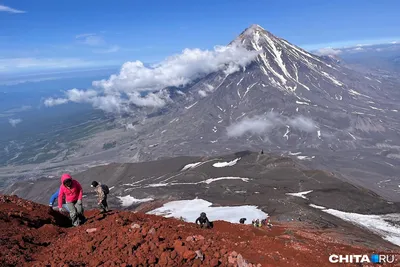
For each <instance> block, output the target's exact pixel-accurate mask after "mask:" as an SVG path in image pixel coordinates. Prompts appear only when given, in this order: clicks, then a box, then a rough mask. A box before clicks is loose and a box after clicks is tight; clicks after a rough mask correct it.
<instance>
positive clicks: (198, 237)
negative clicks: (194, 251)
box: [195, 235, 204, 240]
mask: <svg viewBox="0 0 400 267" xmlns="http://www.w3.org/2000/svg"><path fill="white" fill-rule="evenodd" d="M195 239H196V240H204V236H202V235H196V236H195Z"/></svg>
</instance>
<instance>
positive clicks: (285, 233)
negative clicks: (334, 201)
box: [0, 195, 400, 267]
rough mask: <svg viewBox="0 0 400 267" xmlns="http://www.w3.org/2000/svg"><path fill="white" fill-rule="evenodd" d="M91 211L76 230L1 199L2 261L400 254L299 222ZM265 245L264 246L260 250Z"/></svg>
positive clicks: (193, 262) (282, 259) (163, 261)
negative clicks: (267, 223)
mask: <svg viewBox="0 0 400 267" xmlns="http://www.w3.org/2000/svg"><path fill="white" fill-rule="evenodd" d="M85 213H86V214H85V215H86V217H87V218H88V221H87V222H86V223H85V224H84V225H82V226H80V227H76V228H69V227H65V226H63V225H62V222H68V219H67V218H66V217H64V216H62V215H61V214H59V213H58V212H54V211H52V210H51V209H50V208H48V207H46V206H44V205H39V204H36V203H33V202H29V201H25V200H23V199H20V198H18V197H15V196H4V195H0V229H1V231H0V236H1V242H0V248H1V251H0V264H1V265H2V266H50V265H62V264H64V265H68V266H98V265H104V266H136V265H146V266H147V265H148V266H153V265H155V264H157V265H159V266H200V265H205V266H232V265H234V266H248V267H250V266H279V265H285V266H286V265H288V264H290V263H292V262H294V261H295V262H296V264H297V266H318V267H320V266H330V263H329V261H328V257H329V255H330V254H331V253H335V254H343V255H345V254H371V253H373V252H374V253H376V252H381V253H385V254H394V255H396V257H399V256H400V255H399V254H398V253H396V252H395V250H393V249H388V248H387V247H385V246H382V245H381V244H380V242H379V240H377V243H375V244H372V247H367V246H365V245H362V244H361V245H359V244H357V245H354V244H353V243H352V242H353V241H355V242H359V241H357V238H356V237H351V239H349V237H350V236H352V234H350V235H347V236H344V235H343V234H341V233H340V232H339V230H321V229H315V228H312V227H307V226H306V225H303V226H299V225H297V224H293V223H292V224H291V223H286V224H278V225H274V226H273V227H272V229H265V228H254V227H252V226H249V225H239V224H230V223H227V222H221V221H216V222H215V223H214V229H199V228H198V227H196V226H195V225H194V224H193V223H186V222H182V221H179V220H177V219H166V218H162V217H159V216H153V215H145V214H142V213H133V212H126V211H125V212H124V211H111V212H109V213H108V214H106V215H104V214H103V215H100V214H98V213H97V212H96V211H86V212H85ZM60 219H62V220H61V221H60ZM10 226H12V227H10ZM110 229H112V230H110ZM378 244H380V245H378ZM259 247H262V248H263V249H262V250H259V249H254V248H259ZM315 255H318V256H317V257H316V256H315Z"/></svg>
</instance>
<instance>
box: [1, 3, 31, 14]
mask: <svg viewBox="0 0 400 267" xmlns="http://www.w3.org/2000/svg"><path fill="white" fill-rule="evenodd" d="M0 12H8V13H14V14H18V13H26V12H25V11H22V10H18V9H15V8H11V7H8V6H3V5H0Z"/></svg>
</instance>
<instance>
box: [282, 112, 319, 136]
mask: <svg viewBox="0 0 400 267" xmlns="http://www.w3.org/2000/svg"><path fill="white" fill-rule="evenodd" d="M287 124H289V125H290V126H292V127H293V128H296V129H299V130H301V131H304V132H309V133H311V132H313V131H315V128H316V124H315V122H314V121H313V120H312V119H310V118H306V117H304V116H303V115H300V116H296V117H294V118H291V119H288V120H287Z"/></svg>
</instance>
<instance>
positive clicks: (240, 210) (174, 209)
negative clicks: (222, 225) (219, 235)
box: [148, 198, 268, 224]
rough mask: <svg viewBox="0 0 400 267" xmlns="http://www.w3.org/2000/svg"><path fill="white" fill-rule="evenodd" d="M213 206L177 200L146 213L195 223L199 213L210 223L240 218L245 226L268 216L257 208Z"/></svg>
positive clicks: (201, 202)
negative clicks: (244, 221)
mask: <svg viewBox="0 0 400 267" xmlns="http://www.w3.org/2000/svg"><path fill="white" fill-rule="evenodd" d="M212 205H213V204H212V203H211V202H208V201H206V200H203V199H197V198H196V199H192V200H178V201H172V202H168V203H166V204H164V206H162V207H160V208H158V209H155V210H152V211H150V212H148V214H154V215H161V216H164V217H166V218H170V217H174V218H180V217H182V218H184V219H185V220H186V221H187V222H193V223H194V222H195V221H196V219H197V218H198V217H199V216H200V213H201V212H205V213H206V214H207V217H208V219H209V220H210V221H215V220H222V221H227V222H231V223H239V220H240V219H241V218H247V220H246V224H251V221H252V220H253V219H264V218H266V217H268V214H267V213H265V212H263V211H262V210H260V209H258V207H257V206H249V205H246V206H232V207H231V206H224V207H211V206H212Z"/></svg>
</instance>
